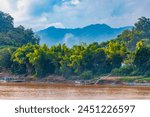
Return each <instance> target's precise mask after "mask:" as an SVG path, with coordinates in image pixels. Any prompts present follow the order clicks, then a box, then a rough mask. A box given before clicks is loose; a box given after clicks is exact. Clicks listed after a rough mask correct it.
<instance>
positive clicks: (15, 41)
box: [0, 11, 39, 47]
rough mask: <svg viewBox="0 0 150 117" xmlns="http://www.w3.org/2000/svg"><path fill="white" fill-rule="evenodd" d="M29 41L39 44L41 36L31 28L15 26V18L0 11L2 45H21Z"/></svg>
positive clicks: (0, 40) (0, 38) (0, 42)
mask: <svg viewBox="0 0 150 117" xmlns="http://www.w3.org/2000/svg"><path fill="white" fill-rule="evenodd" d="M27 43H32V44H38V43H39V38H38V37H36V36H35V35H34V33H33V31H32V30H31V29H25V28H24V27H23V26H19V27H17V28H14V25H13V18H12V17H11V16H10V15H9V14H5V13H3V12H1V11H0V46H15V47H19V46H22V45H24V44H27Z"/></svg>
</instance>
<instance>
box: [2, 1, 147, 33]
mask: <svg viewBox="0 0 150 117" xmlns="http://www.w3.org/2000/svg"><path fill="white" fill-rule="evenodd" d="M149 6H150V0H0V10H1V11H3V12H6V13H9V14H10V15H12V16H13V17H14V24H15V26H19V25H23V26H25V27H26V28H32V29H33V30H35V31H37V30H41V29H44V28H47V27H49V26H55V27H58V28H77V27H84V26H87V25H90V24H98V23H99V24H108V25H109V26H111V27H123V26H132V25H134V23H135V22H136V21H137V19H138V18H140V17H141V16H145V17H148V18H149V17H150V13H149V11H150V7H149Z"/></svg>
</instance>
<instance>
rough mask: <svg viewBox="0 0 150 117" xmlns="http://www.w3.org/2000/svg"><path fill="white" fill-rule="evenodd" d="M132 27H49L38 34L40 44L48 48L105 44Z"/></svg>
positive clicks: (96, 25)
mask: <svg viewBox="0 0 150 117" xmlns="http://www.w3.org/2000/svg"><path fill="white" fill-rule="evenodd" d="M130 29H132V26H126V27H121V28H112V27H110V26H108V25H106V24H92V25H89V26H86V27H83V28H74V29H71V28H70V29H69V28H55V27H49V28H46V29H44V30H40V31H38V32H36V34H38V35H39V36H40V44H47V45H48V46H52V45H56V44H59V43H60V44H63V43H65V44H66V45H67V46H69V47H71V46H73V45H75V44H76V45H77V44H80V43H82V42H84V43H87V44H89V43H92V42H99V43H100V42H105V41H108V40H110V39H114V38H116V37H117V36H118V35H119V34H121V33H122V32H123V31H124V30H130Z"/></svg>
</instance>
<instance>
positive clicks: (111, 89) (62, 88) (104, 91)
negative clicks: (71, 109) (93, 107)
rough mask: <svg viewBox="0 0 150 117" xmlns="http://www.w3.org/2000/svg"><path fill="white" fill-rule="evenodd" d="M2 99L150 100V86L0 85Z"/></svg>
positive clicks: (0, 97)
mask: <svg viewBox="0 0 150 117" xmlns="http://www.w3.org/2000/svg"><path fill="white" fill-rule="evenodd" d="M0 99H7V100H8V99H12V100H16V99H19V100H20V99H21V100H24V99H25V100H34V99H35V100H103V99H107V100H108V99H113V100H116V99H117V100H118V99H119V100H121V99H150V86H149V87H148V86H121V85H120V86H115V85H114V86H112V85H96V86H95V85H88V86H87V85H73V84H71V85H68V84H48V83H0Z"/></svg>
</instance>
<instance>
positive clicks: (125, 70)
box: [112, 65, 135, 76]
mask: <svg viewBox="0 0 150 117" xmlns="http://www.w3.org/2000/svg"><path fill="white" fill-rule="evenodd" d="M134 70H135V67H134V66H133V65H127V66H123V67H121V68H116V69H113V70H112V74H113V75H121V76H130V75H131V74H132V73H133V72H134Z"/></svg>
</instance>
